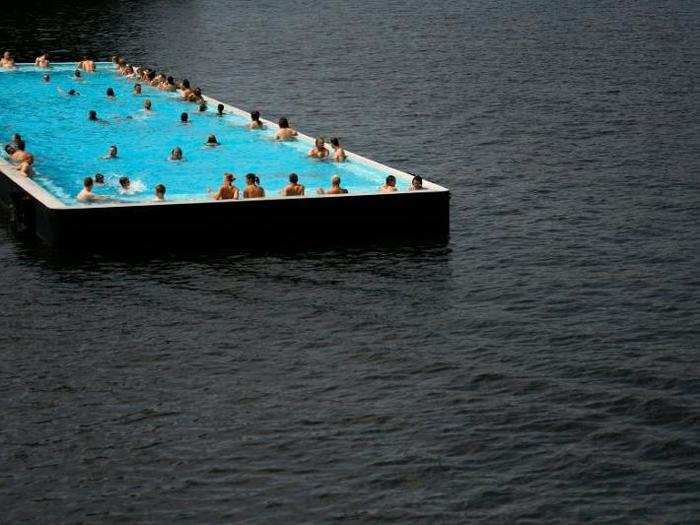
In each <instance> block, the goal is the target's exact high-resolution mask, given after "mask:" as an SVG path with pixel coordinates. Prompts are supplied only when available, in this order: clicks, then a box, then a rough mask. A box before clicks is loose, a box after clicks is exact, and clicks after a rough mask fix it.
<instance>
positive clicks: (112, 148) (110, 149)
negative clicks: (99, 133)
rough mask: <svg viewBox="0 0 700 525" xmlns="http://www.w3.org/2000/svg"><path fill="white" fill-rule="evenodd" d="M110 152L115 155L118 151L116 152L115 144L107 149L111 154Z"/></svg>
mask: <svg viewBox="0 0 700 525" xmlns="http://www.w3.org/2000/svg"><path fill="white" fill-rule="evenodd" d="M112 150H114V153H116V152H117V151H118V150H117V146H116V145H115V144H112V145H111V146H110V147H109V151H110V152H111V151H112Z"/></svg>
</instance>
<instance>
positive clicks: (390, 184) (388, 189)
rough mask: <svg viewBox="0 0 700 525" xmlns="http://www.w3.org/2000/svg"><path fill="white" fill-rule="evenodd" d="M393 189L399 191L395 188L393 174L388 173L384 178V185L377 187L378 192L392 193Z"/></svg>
mask: <svg viewBox="0 0 700 525" xmlns="http://www.w3.org/2000/svg"><path fill="white" fill-rule="evenodd" d="M395 191H399V190H398V189H397V188H396V177H394V176H393V175H389V176H388V177H387V178H386V182H385V183H384V186H380V187H379V193H393V192H395Z"/></svg>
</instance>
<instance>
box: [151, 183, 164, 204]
mask: <svg viewBox="0 0 700 525" xmlns="http://www.w3.org/2000/svg"><path fill="white" fill-rule="evenodd" d="M153 200H154V201H156V202H161V201H164V200H165V185H164V184H158V185H156V197H155V199H153Z"/></svg>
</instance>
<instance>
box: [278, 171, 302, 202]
mask: <svg viewBox="0 0 700 525" xmlns="http://www.w3.org/2000/svg"><path fill="white" fill-rule="evenodd" d="M282 195H284V196H285V197H303V196H304V186H303V185H302V184H299V176H298V175H297V174H296V173H292V174H291V175H290V176H289V184H287V185H286V186H285V187H284V188H282Z"/></svg>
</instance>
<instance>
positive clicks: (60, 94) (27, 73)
mask: <svg viewBox="0 0 700 525" xmlns="http://www.w3.org/2000/svg"><path fill="white" fill-rule="evenodd" d="M74 70H75V65H74V64H72V63H71V64H54V65H52V67H51V68H50V69H48V70H46V69H41V68H36V67H34V66H33V65H28V64H21V65H18V67H17V68H15V69H13V70H1V71H0V136H2V139H3V142H8V141H9V139H10V136H11V135H12V133H20V134H21V135H22V137H23V138H24V139H25V140H26V143H27V148H26V149H27V151H29V152H31V153H32V154H33V155H34V156H35V163H34V169H35V171H36V175H35V176H34V177H33V178H32V179H27V178H26V177H22V176H21V175H19V174H18V173H17V172H16V170H14V168H13V167H12V166H11V165H10V164H9V163H7V162H6V160H3V161H0V171H2V173H3V175H4V177H3V184H2V187H0V190H2V195H0V197H4V198H3V200H4V201H5V202H6V203H10V204H11V205H13V206H15V208H17V207H20V208H22V209H23V210H25V211H24V212H23V213H24V214H25V215H28V216H31V217H30V220H29V222H32V223H33V225H32V228H33V229H36V230H37V233H38V234H39V235H40V236H41V237H44V238H46V239H47V240H49V241H51V240H54V239H55V238H58V237H63V236H64V235H63V233H61V234H60V235H59V230H61V231H63V232H64V233H65V230H66V227H65V225H66V224H67V223H68V222H70V224H71V225H70V227H69V228H68V229H69V230H70V228H78V227H79V225H80V221H81V219H77V218H76V217H77V216H76V215H75V214H71V215H70V217H71V219H70V221H67V217H68V216H69V215H68V214H62V218H61V219H59V218H58V217H59V216H61V214H59V213H58V212H59V211H61V210H65V211H67V210H71V211H77V210H86V211H87V210H88V209H89V210H90V211H91V213H93V214H94V213H95V212H96V210H97V209H112V210H114V211H112V212H109V213H107V212H104V213H103V214H102V216H103V218H105V219H106V218H107V217H110V218H109V219H108V220H107V219H106V220H107V222H108V223H109V222H110V221H115V220H116V221H117V222H119V223H121V224H124V222H125V221H127V222H128V220H129V218H128V217H129V213H132V215H133V213H137V214H139V215H140V214H143V213H146V212H144V211H143V209H145V208H150V209H151V210H153V209H155V208H158V209H164V208H166V207H168V206H169V205H171V206H175V205H190V206H189V207H187V208H183V207H182V206H178V210H177V212H176V211H174V210H171V211H169V212H168V213H165V212H155V211H151V212H148V213H147V215H148V217H146V216H145V215H144V216H143V217H141V218H140V219H139V221H140V224H141V227H142V228H141V229H145V230H147V229H148V225H149V224H152V225H155V224H163V222H162V221H163V220H164V218H165V216H166V215H167V216H168V217H169V219H167V220H174V219H173V217H175V215H177V216H178V217H179V216H180V215H182V214H183V213H185V214H190V215H189V219H191V221H190V222H191V223H192V224H197V223H198V220H199V219H198V217H199V216H200V215H202V213H203V214H204V215H207V214H209V213H210V211H211V210H213V209H214V208H213V207H212V206H211V205H212V204H213V205H225V206H228V208H231V207H232V206H239V207H240V210H239V211H236V212H230V213H234V214H240V213H244V214H246V215H250V213H253V212H251V210H252V208H250V205H252V204H253V203H254V202H257V203H261V202H263V201H266V202H267V204H266V205H264V206H258V208H259V211H256V212H254V214H255V215H256V216H257V214H258V213H266V214H267V217H265V216H259V217H258V219H256V220H258V221H259V224H261V225H264V224H267V223H269V222H270V220H272V219H273V218H276V219H275V221H281V222H279V224H280V225H282V224H284V221H285V220H288V219H290V218H291V219H294V218H297V219H298V218H301V217H303V216H306V217H307V218H308V219H309V220H335V221H336V223H337V224H339V222H338V221H341V222H348V224H349V223H350V222H353V220H355V222H356V221H357V220H359V219H360V218H361V217H360V215H361V210H362V207H363V205H364V206H369V208H366V209H365V211H366V212H367V213H368V215H367V216H369V217H371V216H372V213H369V212H368V211H367V210H369V209H371V208H372V207H373V206H377V205H375V204H370V201H365V202H364V204H362V203H361V202H360V201H357V200H355V201H354V202H355V204H337V205H335V206H331V207H330V208H329V207H328V205H327V204H318V203H321V202H322V201H325V202H328V201H334V202H336V203H339V202H341V201H343V200H349V199H351V198H355V199H359V198H360V197H363V196H364V197H372V199H370V200H371V201H372V202H374V201H375V200H376V197H380V198H381V199H383V200H384V202H385V205H384V208H385V210H386V211H387V213H388V210H390V209H391V208H396V207H397V206H399V205H398V201H396V202H394V203H393V204H388V202H389V199H391V198H392V197H397V196H398V195H407V196H408V195H411V196H412V197H413V198H412V199H410V200H411V202H413V203H414V204H413V205H411V206H409V207H412V208H413V212H412V213H415V212H416V211H419V209H418V208H416V206H417V203H418V202H419V201H418V200H417V198H416V197H419V196H420V197H422V200H424V201H425V202H426V203H427V202H428V201H435V200H436V197H432V198H431V197H429V194H442V197H441V199H438V200H442V201H444V203H445V204H444V210H443V211H441V212H440V215H441V216H445V214H446V213H447V201H448V198H449V193H448V192H447V190H446V189H445V188H442V187H440V186H438V185H436V184H433V183H431V182H428V181H424V187H425V188H426V189H425V190H424V191H421V192H408V191H407V190H408V188H409V186H410V181H411V178H412V176H411V175H409V174H407V173H404V172H401V171H398V170H395V169H392V168H389V167H387V166H384V165H381V164H378V163H376V162H374V161H371V160H369V159H365V158H363V157H361V156H358V155H355V154H353V153H350V152H348V161H347V162H344V163H336V162H333V161H330V160H325V161H319V160H316V159H311V158H309V157H307V152H308V150H309V149H310V148H311V147H312V146H313V139H312V138H310V137H307V136H305V135H303V134H301V133H300V136H299V138H298V140H295V141H289V142H280V141H275V140H274V138H273V136H274V133H275V132H276V131H277V126H276V124H274V123H272V122H268V121H265V124H266V126H265V129H263V130H250V129H248V127H247V124H248V123H249V122H250V115H249V114H248V113H247V112H244V111H242V110H239V109H237V108H234V107H231V106H229V105H225V110H224V115H223V116H218V115H217V113H216V106H217V104H218V103H219V102H218V101H216V100H213V99H207V102H208V107H207V110H206V111H204V112H200V111H198V107H197V105H196V104H193V103H187V102H184V101H182V100H181V98H180V96H179V94H178V93H167V92H163V91H160V90H158V89H156V88H152V87H150V86H147V85H143V91H142V94H141V95H134V94H133V85H134V82H133V81H131V80H129V79H127V78H125V77H122V76H121V75H118V74H117V73H116V71H115V70H114V66H113V65H112V64H111V63H98V64H97V72H96V73H92V74H90V73H85V72H83V75H82V79H81V80H79V79H76V78H75V77H74V75H73V72H74ZM46 73H48V74H49V75H50V81H49V82H45V81H43V79H42V77H43V76H44V75H45V74H46ZM110 87H111V88H113V89H114V92H115V94H116V97H115V98H113V99H110V98H108V97H107V96H106V91H107V88H110ZM71 89H72V90H75V91H76V92H77V93H78V94H77V95H74V96H70V95H69V94H68V93H69V91H70V90H71ZM146 99H149V100H151V102H152V108H153V110H152V111H150V112H149V111H145V110H144V109H143V105H144V101H145V100H146ZM90 110H95V111H97V114H98V117H99V119H100V121H99V122H91V121H89V120H88V118H87V115H88V112H89V111H90ZM182 112H187V113H188V115H189V123H187V124H183V123H181V122H180V114H181V113H182ZM292 125H294V123H292ZM211 134H214V135H216V137H217V138H218V141H219V142H220V143H221V145H220V146H218V147H209V146H205V142H206V140H207V137H208V136H209V135H211ZM327 139H328V137H327ZM111 145H116V146H117V148H118V156H117V158H116V159H105V158H104V156H105V155H106V154H107V151H108V149H109V147H110V146H111ZM176 146H177V147H180V148H182V150H183V152H184V159H183V160H182V161H172V160H169V158H168V157H169V153H170V151H171V150H172V149H173V148H174V147H176ZM225 172H233V173H235V174H236V179H237V180H236V181H235V184H236V185H237V186H238V187H239V188H241V189H242V188H243V187H244V185H245V182H244V176H245V174H246V173H249V172H252V173H255V174H256V175H258V177H259V178H260V181H261V182H260V184H261V186H262V187H263V188H264V189H265V191H266V198H265V199H255V200H249V201H236V202H231V201H213V200H212V197H211V193H210V192H212V191H216V190H217V189H218V187H219V186H220V184H221V180H222V177H223V174H224V173H225ZM292 172H294V173H297V174H298V175H299V179H300V182H301V183H302V184H304V185H305V186H306V194H307V197H304V198H301V199H299V198H289V197H281V195H280V190H281V189H282V188H283V187H284V186H285V185H286V184H287V182H288V177H289V174H290V173H292ZM96 173H101V174H103V175H104V177H105V184H104V185H103V186H95V189H94V191H95V193H96V194H99V195H105V196H108V197H111V198H112V199H113V201H112V202H111V203H108V204H83V203H80V202H77V201H76V199H75V197H76V195H77V194H78V192H79V191H80V190H81V189H82V181H83V179H84V178H85V177H86V176H94V175H95V174H96ZM389 174H392V175H394V176H396V178H397V181H398V183H397V187H398V189H399V192H397V193H393V194H378V192H377V190H378V187H379V186H381V185H382V184H383V183H384V180H385V178H386V176H387V175H389ZM334 175H338V176H340V178H341V180H342V185H343V187H345V188H347V189H348V190H349V194H347V195H339V196H318V195H316V194H315V191H316V188H319V187H323V188H328V187H329V186H330V179H331V177H333V176H334ZM122 176H128V177H129V179H130V180H131V183H132V187H131V189H130V191H129V192H127V193H123V190H122V189H121V187H120V185H119V182H118V180H119V178H120V177H122ZM157 184H164V185H165V186H166V187H167V193H166V202H153V196H154V193H153V192H154V188H155V186H156V185H157ZM18 192H19V193H18ZM11 194H14V200H13V198H11V197H12V195H11ZM18 195H22V196H23V197H28V198H29V199H30V200H32V201H33V202H35V204H36V206H39V207H40V209H39V215H40V217H38V218H37V211H36V210H30V211H27V210H28V206H27V204H26V202H25V203H24V204H22V203H21V201H20V200H18ZM387 198H388V199H387ZM394 200H396V199H394ZM290 201H307V202H306V203H305V204H303V205H290V204H283V203H288V202H290ZM274 203H277V204H274ZM314 203H316V204H314ZM204 204H206V206H205V207H204V208H201V210H199V211H198V209H197V208H193V207H192V206H201V205H204ZM137 208H138V209H139V211H138V212H136V211H132V212H127V209H133V210H136V209H137ZM244 208H245V211H242V210H243V209H244ZM380 208H382V206H381V205H379V208H377V209H380ZM399 208H401V206H399ZM263 209H265V210H267V211H264V212H263V211H262V210H263ZM396 209H397V210H398V208H396ZM116 210H121V212H120V213H121V216H120V217H119V216H118V215H115V213H117V211H116ZM185 210H187V211H185ZM294 210H296V211H294ZM300 210H305V211H304V213H301V212H300ZM354 210H356V211H354ZM427 210H428V208H425V209H424V210H423V211H427ZM155 213H160V214H161V217H158V218H156V216H155V215H154V214H155ZM220 213H221V212H220V211H217V212H216V213H215V215H218V214H220ZM173 214H175V215H173ZM290 214H291V215H290ZM399 215H400V214H399ZM202 216H203V215H202ZM397 216H398V215H397ZM115 217H116V218H115ZM311 218H313V219H311ZM84 220H85V221H86V222H85V224H87V221H88V218H87V217H85V219H84ZM94 220H96V221H97V222H98V223H99V222H100V220H99V219H98V218H94ZM260 221H261V222H260ZM275 221H273V222H275ZM182 222H183V223H184V224H189V222H187V221H186V220H185V219H184V218H183V220H182ZM205 222H206V221H205ZM443 222H444V221H443ZM59 226H60V227H59ZM270 226H271V227H272V225H270ZM74 233H75V232H74ZM69 236H70V235H69Z"/></svg>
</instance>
